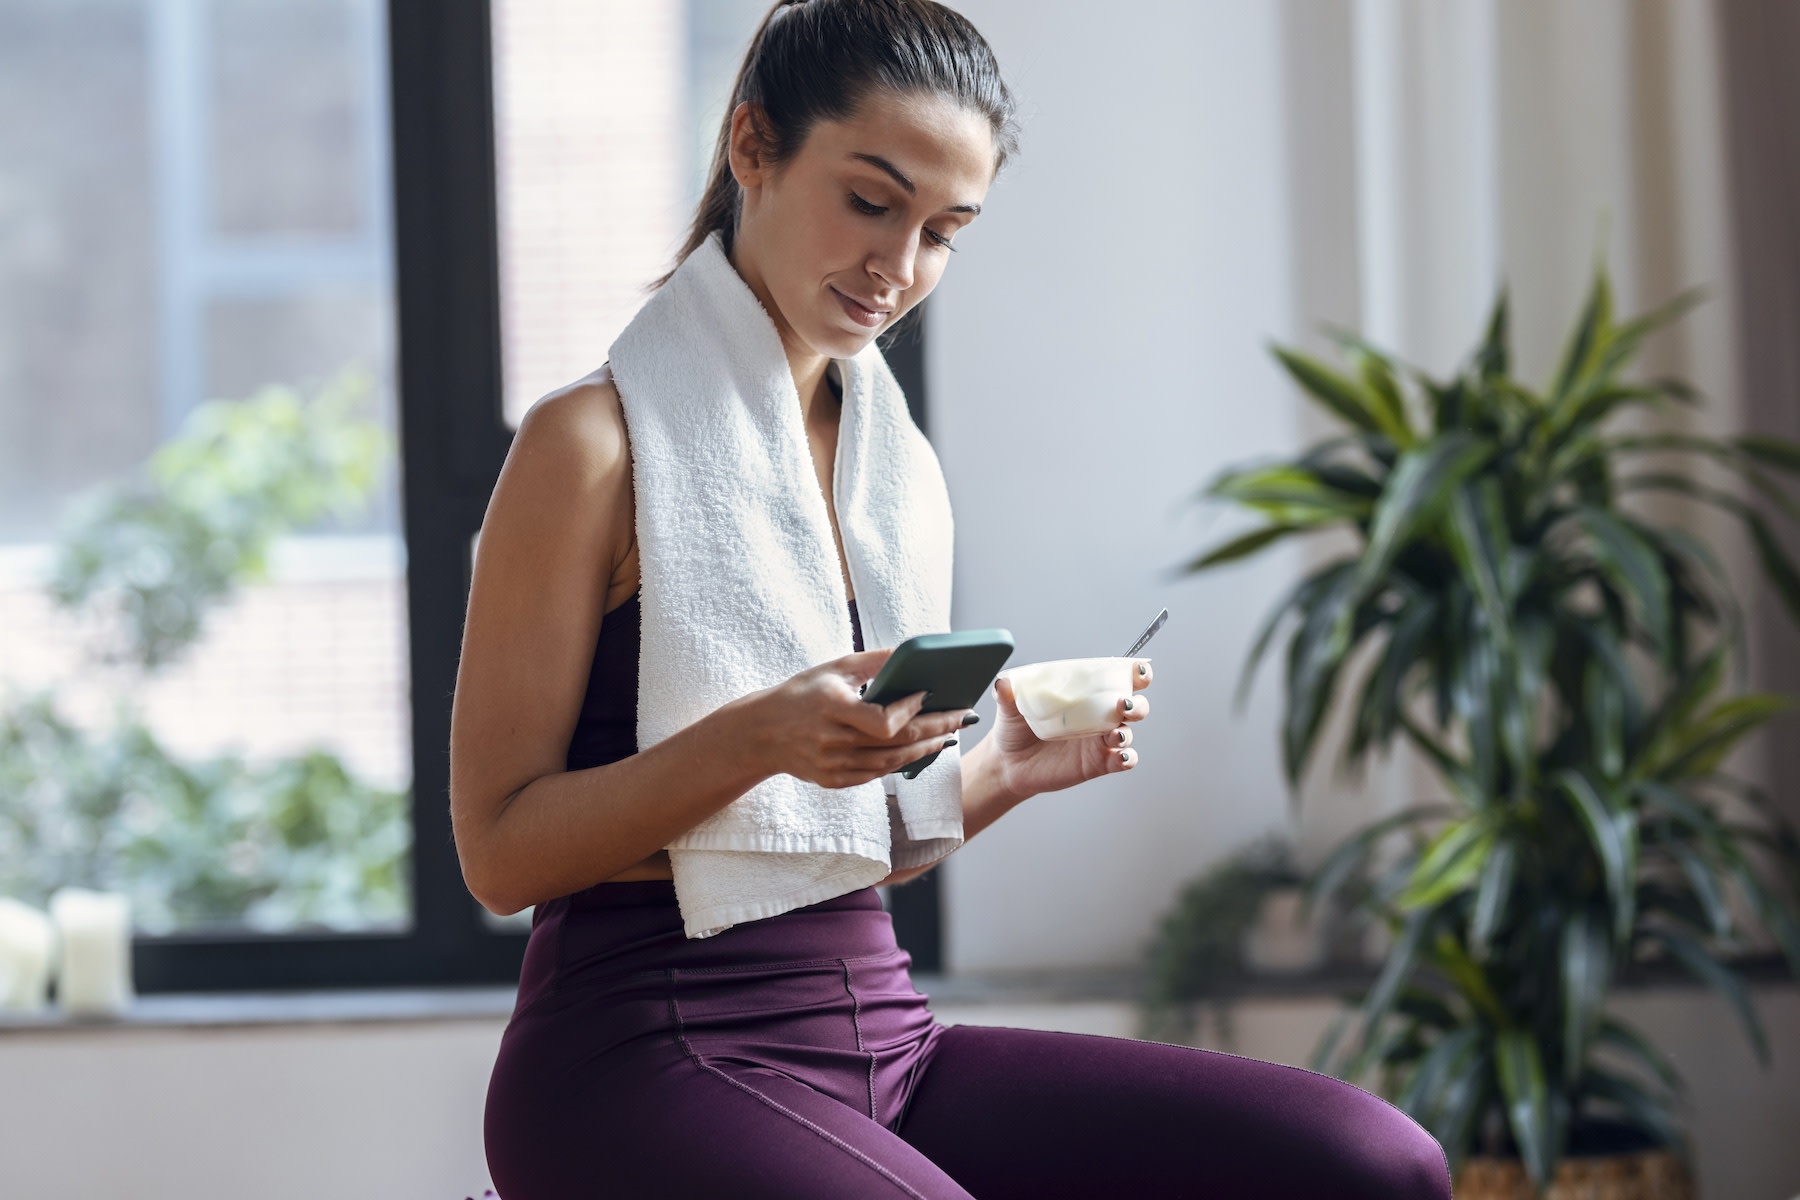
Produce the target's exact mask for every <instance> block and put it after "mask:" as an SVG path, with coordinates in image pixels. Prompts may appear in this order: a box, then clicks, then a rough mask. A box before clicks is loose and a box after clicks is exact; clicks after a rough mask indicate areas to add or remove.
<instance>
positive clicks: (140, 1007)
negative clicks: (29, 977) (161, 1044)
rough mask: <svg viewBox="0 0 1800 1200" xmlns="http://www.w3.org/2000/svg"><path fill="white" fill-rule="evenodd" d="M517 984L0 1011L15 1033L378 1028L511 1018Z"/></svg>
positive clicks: (193, 996) (176, 996) (223, 995)
mask: <svg viewBox="0 0 1800 1200" xmlns="http://www.w3.org/2000/svg"><path fill="white" fill-rule="evenodd" d="M515 995H516V992H515V989H513V988H510V987H467V988H459V987H434V988H361V989H353V990H319V991H305V992H212V993H206V992H190V993H179V992H172V993H168V994H165V995H155V996H139V997H138V998H137V999H136V1000H135V1001H134V1002H133V1003H132V1005H131V1007H130V1008H129V1009H128V1010H127V1011H126V1012H125V1013H124V1014H123V1015H121V1016H118V1017H74V1016H69V1015H67V1014H65V1013H63V1012H61V1011H59V1010H57V1009H55V1008H51V1009H49V1010H48V1011H46V1012H44V1013H39V1014H27V1013H0V1037H6V1036H7V1035H9V1034H47V1033H91V1032H94V1031H95V1030H99V1029H166V1028H177V1029H195V1028H200V1029H229V1028H239V1027H266V1026H271V1025H372V1024H373V1025H379V1024H388V1023H397V1022H420V1021H496V1020H498V1021H504V1020H506V1018H508V1017H509V1016H511V1015H512V1008H513V999H514V996H515Z"/></svg>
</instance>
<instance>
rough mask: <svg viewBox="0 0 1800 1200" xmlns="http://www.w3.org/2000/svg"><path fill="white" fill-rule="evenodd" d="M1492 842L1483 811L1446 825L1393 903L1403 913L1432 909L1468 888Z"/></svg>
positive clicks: (1490, 827)
mask: <svg viewBox="0 0 1800 1200" xmlns="http://www.w3.org/2000/svg"><path fill="white" fill-rule="evenodd" d="M1493 844H1494V831H1493V828H1492V826H1491V822H1490V821H1489V820H1488V818H1487V816H1486V814H1485V813H1477V814H1475V815H1474V816H1471V817H1468V818H1466V819H1464V820H1461V821H1458V822H1455V823H1454V824H1452V825H1449V826H1448V827H1446V828H1445V829H1444V830H1443V831H1441V832H1440V833H1439V834H1438V835H1437V837H1435V838H1433V839H1432V841H1431V844H1430V845H1428V846H1426V848H1425V852H1424V853H1423V854H1422V855H1420V856H1419V862H1418V865H1417V866H1416V867H1414V868H1413V872H1412V876H1411V877H1410V878H1409V879H1408V880H1407V884H1406V890H1405V891H1403V892H1401V893H1400V895H1399V896H1398V897H1396V899H1395V901H1394V903H1395V904H1396V905H1397V906H1398V907H1399V908H1400V910H1401V911H1402V912H1407V911H1411V910H1413V909H1419V908H1431V907H1434V906H1436V905H1438V904H1441V903H1443V901H1444V900H1446V899H1448V898H1449V897H1451V896H1454V895H1456V894H1457V893H1458V892H1462V891H1466V890H1468V888H1469V887H1471V886H1472V885H1473V884H1474V882H1475V877H1476V876H1477V875H1478V874H1479V873H1480V871H1481V868H1482V867H1483V865H1485V863H1486V862H1487V856H1488V851H1489V850H1491V849H1492V848H1493Z"/></svg>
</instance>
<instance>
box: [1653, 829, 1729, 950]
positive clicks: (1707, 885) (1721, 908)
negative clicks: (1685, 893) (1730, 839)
mask: <svg viewBox="0 0 1800 1200" xmlns="http://www.w3.org/2000/svg"><path fill="white" fill-rule="evenodd" d="M1668 852H1669V853H1670V854H1671V855H1672V856H1673V857H1674V858H1675V861H1676V862H1677V863H1679V864H1680V866H1681V873H1682V874H1683V875H1684V876H1686V878H1687V881H1688V887H1689V888H1690V889H1691V890H1692V891H1693V893H1694V899H1695V900H1698V901H1699V902H1700V908H1701V910H1702V911H1703V912H1705V913H1706V919H1707V925H1708V927H1709V929H1710V931H1711V933H1712V935H1713V936H1714V937H1719V938H1724V937H1730V936H1731V924H1732V922H1731V905H1730V904H1729V903H1728V902H1727V901H1726V899H1725V888H1724V885H1723V883H1722V882H1721V881H1720V879H1719V878H1718V877H1717V876H1716V875H1714V874H1713V869H1712V866H1711V864H1709V863H1708V862H1707V861H1706V860H1705V859H1703V858H1701V857H1700V855H1699V854H1698V853H1697V852H1696V851H1695V850H1694V848H1693V847H1692V846H1688V845H1684V844H1683V843H1681V842H1673V843H1671V844H1670V845H1669V847H1668Z"/></svg>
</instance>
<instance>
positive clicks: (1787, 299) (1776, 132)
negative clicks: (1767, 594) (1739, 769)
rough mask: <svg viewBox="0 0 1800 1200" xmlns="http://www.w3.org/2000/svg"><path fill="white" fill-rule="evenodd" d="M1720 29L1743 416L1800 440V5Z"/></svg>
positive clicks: (1772, 630)
mask: <svg viewBox="0 0 1800 1200" xmlns="http://www.w3.org/2000/svg"><path fill="white" fill-rule="evenodd" d="M1719 35H1720V36H1719V63H1720V75H1721V76H1722V77H1723V80H1724V85H1725V86H1724V94H1725V106H1726V111H1727V114H1728V118H1729V119H1728V122H1727V134H1728V136H1727V138H1726V146H1727V150H1728V157H1729V159H1730V164H1731V176H1730V178H1731V215H1732V219H1733V226H1734V232H1735V235H1736V236H1735V241H1736V255H1737V302H1738V303H1737V309H1738V313H1739V319H1738V322H1737V328H1736V334H1737V346H1736V348H1737V351H1738V354H1739V356H1740V361H1741V362H1742V364H1743V369H1742V374H1743V396H1744V421H1745V424H1746V425H1747V426H1748V427H1749V428H1751V429H1753V430H1756V431H1757V432H1760V433H1771V434H1777V435H1779V436H1782V437H1788V438H1800V74H1797V73H1796V72H1795V70H1794V64H1795V63H1796V62H1797V61H1800V5H1797V4H1791V3H1789V4H1771V3H1767V2H1766V0H1728V2H1726V3H1722V4H1721V5H1720V6H1719ZM1759 615H1760V618H1761V620H1760V622H1759V624H1760V628H1759V630H1758V633H1759V635H1760V641H1761V644H1762V647H1763V654H1762V655H1761V662H1760V664H1759V666H1760V669H1761V673H1762V685H1763V686H1765V687H1769V688H1771V689H1774V690H1778V691H1782V692H1787V693H1789V694H1800V637H1797V636H1796V635H1795V634H1794V632H1793V631H1792V629H1791V627H1790V625H1789V622H1788V621H1787V620H1786V618H1785V617H1784V616H1783V614H1782V613H1781V612H1780V611H1779V609H1778V607H1777V606H1776V605H1774V604H1773V603H1765V604H1764V605H1763V606H1762V609H1761V612H1760V614H1759ZM1770 741H1771V745H1770V762H1769V774H1770V785H1771V786H1772V787H1773V789H1774V791H1775V794H1776V797H1777V798H1778V799H1779V800H1780V802H1781V803H1783V804H1784V805H1785V806H1786V809H1787V812H1788V813H1789V815H1790V816H1792V817H1793V818H1794V819H1796V820H1800V738H1794V737H1792V736H1788V737H1779V738H1773V739H1770Z"/></svg>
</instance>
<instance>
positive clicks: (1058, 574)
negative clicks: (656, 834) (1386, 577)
mask: <svg viewBox="0 0 1800 1200" xmlns="http://www.w3.org/2000/svg"><path fill="white" fill-rule="evenodd" d="M961 9H962V11H963V12H965V13H966V14H967V15H968V17H969V18H970V19H971V20H972V21H974V22H975V24H976V26H977V27H978V28H980V29H981V31H982V33H983V35H984V36H986V37H987V39H988V40H989V42H990V43H991V44H992V45H993V46H994V48H995V52H996V53H997V54H998V56H999V58H1000V62H1001V66H1002V69H1003V70H1004V71H1005V72H1006V74H1007V78H1008V80H1009V83H1010V84H1011V86H1012V87H1013V89H1014V90H1015V92H1016V93H1017V95H1018V97H1019V100H1020V107H1021V115H1022V118H1023V123H1024V137H1023V152H1022V154H1021V155H1020V157H1019V158H1018V159H1017V160H1016V161H1015V162H1014V163H1013V164H1012V165H1011V166H1010V167H1009V168H1008V170H1007V171H1006V172H1005V173H1004V174H1003V175H1002V178H1001V180H1000V181H999V182H998V183H996V185H995V186H994V188H993V190H992V191H991V192H990V193H989V197H988V204H987V205H986V211H985V212H984V213H983V216H982V218H981V220H979V221H977V222H976V223H975V225H973V226H971V227H970V228H969V229H968V230H967V231H966V232H965V233H964V235H963V237H961V238H959V239H958V244H959V246H961V247H963V250H962V252H961V253H960V254H959V255H958V256H957V260H956V262H955V263H954V264H952V268H951V270H950V271H949V273H948V275H947V277H946V280H945V282H944V283H943V284H942V285H941V286H940V287H939V289H938V291H937V292H936V293H935V294H934V296H933V298H932V300H931V305H932V309H931V313H930V316H931V334H930V343H929V344H930V356H931V361H930V363H929V364H928V365H929V371H930V380H929V382H930V389H931V407H932V413H931V421H932V436H933V440H934V441H935V443H936V444H937V447H938V452H939V455H940V457H941V459H942V461H943V464H944V469H945V473H946V475H947V477H948V479H949V484H950V489H951V495H952V498H953V500H954V502H955V504H956V512H957V564H956V569H957V594H956V607H955V614H954V615H955V623H956V625H957V626H958V627H973V626H986V625H1000V626H1005V627H1007V628H1009V629H1011V630H1012V631H1013V634H1014V635H1015V637H1016V639H1017V642H1018V652H1017V654H1016V655H1015V656H1014V661H1015V662H1029V661H1033V660H1037V659H1046V658H1058V657H1064V656H1072V655H1088V654H1116V653H1118V652H1119V651H1121V650H1123V649H1124V648H1125V646H1126V644H1127V643H1129V641H1130V640H1131V638H1132V637H1133V636H1135V635H1136V633H1137V632H1138V630H1139V629H1141V628H1142V627H1143V625H1144V623H1145V622H1146V621H1147V620H1148V619H1149V618H1150V617H1151V616H1152V615H1153V614H1154V613H1155V612H1156V610H1157V608H1158V607H1161V606H1165V605H1166V606H1167V607H1168V608H1169V610H1170V613H1171V616H1170V619H1169V623H1168V625H1167V627H1166V628H1165V629H1164V630H1163V631H1162V633H1161V634H1160V635H1158V638H1157V641H1156V642H1155V643H1154V644H1153V645H1152V647H1151V648H1150V655H1151V657H1152V658H1153V659H1154V660H1155V662H1156V665H1157V677H1156V680H1155V683H1154V685H1153V686H1152V688H1151V689H1150V693H1149V694H1150V696H1151V715H1150V718H1149V721H1148V722H1147V724H1146V726H1145V727H1144V728H1143V729H1142V731H1141V732H1140V735H1139V736H1138V738H1137V746H1138V748H1139V749H1140V751H1141V752H1142V758H1141V763H1140V765H1139V767H1138V768H1137V769H1136V770H1135V771H1134V772H1132V773H1131V774H1130V775H1127V776H1123V777H1118V778H1112V779H1105V780H1099V781H1095V782H1094V783H1091V784H1088V785H1085V786H1084V787H1082V788H1079V789H1076V790H1073V791H1069V792H1064V793H1059V794H1054V795H1047V796H1041V797H1038V798H1036V799H1034V800H1032V801H1030V802H1029V803H1027V804H1026V805H1024V806H1023V807H1021V808H1020V809H1017V810H1015V811H1014V812H1013V813H1011V814H1010V815H1008V816H1007V817H1006V818H1005V820H1004V821H1003V822H1002V823H1001V824H1000V825H998V826H996V827H995V828H994V829H993V830H992V831H990V832H988V833H986V834H984V835H983V836H982V837H980V838H978V839H977V840H975V841H973V842H971V843H970V844H969V845H967V846H966V847H964V848H963V849H962V850H960V851H958V853H957V854H956V855H955V857H954V858H953V859H952V860H951V861H950V862H949V863H948V864H946V866H945V868H944V870H945V874H946V881H945V886H946V890H947V901H948V913H949V926H948V929H947V931H946V937H947V947H946V949H947V954H948V957H949V960H950V964H951V966H952V968H953V969H955V970H978V969H994V968H1013V967H1026V966H1041V965H1060V964H1073V963H1124V962H1129V961H1133V960H1134V959H1135V957H1136V952H1137V944H1138V942H1139V941H1140V940H1141V938H1142V937H1143V936H1144V934H1145V933H1147V931H1148V928H1149V921H1150V919H1151V918H1152V916H1153V914H1154V913H1156V912H1157V911H1159V910H1160V909H1161V908H1162V907H1163V906H1164V905H1165V904H1166V903H1167V902H1168V899H1169V898H1170V896H1171V895H1172V894H1173V891H1174V888H1175V886H1176V884H1177V883H1178V882H1179V881H1180V880H1181V879H1183V878H1185V877H1186V876H1188V875H1189V874H1191V873H1192V872H1193V871H1195V870H1196V869H1198V867H1200V866H1202V865H1204V864H1205V862H1206V861H1208V860H1209V859H1210V858H1212V857H1214V856H1216V855H1217V854H1218V853H1221V852H1223V851H1225V850H1228V849H1230V848H1232V847H1233V846H1235V845H1236V844H1238V843H1239V842H1241V841H1243V840H1246V839H1247V838H1249V837H1251V836H1253V835H1254V834H1256V833H1257V832H1260V831H1262V830H1264V829H1266V828H1268V827H1270V826H1273V825H1276V824H1279V823H1280V822H1281V821H1282V820H1283V819H1284V817H1283V814H1284V807H1285V804H1286V800H1285V792H1284V788H1283V786H1282V784H1281V782H1280V778H1279V774H1278V770H1277V760H1276V755H1275V741H1274V721H1275V716H1276V711H1277V709H1276V702H1277V700H1278V694H1277V690H1276V689H1275V688H1273V687H1271V686H1268V684H1269V683H1270V682H1272V681H1271V680H1265V681H1264V685H1263V686H1261V687H1259V688H1258V690H1257V692H1256V693H1255V697H1254V703H1253V704H1252V705H1251V707H1250V708H1249V710H1248V711H1247V713H1246V714H1244V715H1243V716H1238V715H1236V714H1234V713H1233V712H1232V710H1231V706H1230V693H1231V689H1230V681H1231V680H1232V679H1234V678H1235V676H1236V673H1237V671H1238V668H1239V666H1240V664H1241V662H1242V660H1243V656H1244V651H1245V648H1246V647H1247V646H1248V644H1249V642H1250V639H1251V636H1252V632H1253V629H1254V626H1255V623H1256V621H1257V619H1258V617H1259V616H1260V614H1261V613H1262V612H1263V611H1264V610H1265V609H1266V608H1267V607H1268V606H1269V604H1270V602H1271V601H1272V599H1273V597H1274V595H1275V589H1276V588H1277V586H1278V584H1279V582H1280V580H1281V579H1283V578H1284V577H1285V576H1286V575H1287V574H1288V573H1291V571H1292V562H1293V560H1280V559H1279V558H1274V559H1271V561H1269V562H1268V563H1264V564H1260V565H1256V566H1252V567H1249V568H1245V569H1235V570H1233V571H1231V573H1229V574H1220V575H1218V576H1216V577H1204V578H1203V579H1202V580H1200V581H1182V582H1177V583H1170V582H1166V581H1165V579H1164V575H1163V573H1164V572H1165V571H1166V570H1167V569H1168V568H1170V567H1171V566H1173V565H1175V564H1178V563H1180V562H1182V561H1183V560H1184V559H1185V558H1188V557H1191V556H1192V555H1193V554H1194V553H1195V552H1196V551H1197V550H1198V549H1199V548H1200V547H1201V546H1202V545H1210V544H1211V543H1212V542H1213V541H1214V540H1215V539H1217V538H1218V537H1220V536H1221V535H1222V534H1223V533H1224V532H1225V531H1226V526H1225V525H1224V524H1223V523H1217V524H1214V525H1211V526H1207V525H1203V524H1202V523H1201V522H1200V521H1199V520H1197V519H1196V516H1197V514H1196V513H1195V512H1192V511H1187V510H1184V509H1182V507H1181V504H1182V501H1183V499H1184V497H1186V496H1188V495H1189V494H1191V493H1192V492H1193V491H1194V490H1195V489H1196V488H1197V487H1198V486H1199V485H1200V484H1201V483H1202V482H1204V481H1205V480H1206V479H1207V478H1208V477H1209V476H1210V475H1211V474H1212V473H1213V472H1214V471H1215V470H1216V469H1217V468H1218V467H1220V466H1222V465H1223V464H1226V463H1229V462H1234V461H1238V460H1241V459H1244V458H1246V457H1248V456H1251V455H1257V454H1267V453H1272V452H1279V451H1282V450H1284V449H1286V448H1288V447H1290V446H1292V445H1293V444H1294V443H1295V441H1296V431H1297V425H1296V422H1297V414H1296V411H1295V408H1294V405H1293V403H1292V401H1291V400H1290V399H1289V397H1288V396H1287V394H1286V391H1285V389H1284V387H1283V385H1282V383H1281V380H1280V378H1279V377H1278V375H1277V373H1276V371H1275V370H1274V369H1273V368H1272V366H1271V361H1272V360H1270V359H1269V357H1268V355H1267V354H1266V352H1265V350H1264V348H1263V343H1264V340H1265V339H1266V338H1268V337H1270V336H1271V335H1274V336H1281V337H1285V336H1286V334H1287V331H1288V330H1289V328H1290V327H1291V325H1292V320H1291V317H1290V305H1289V302H1288V289H1287V282H1286V265H1285V261H1284V255H1285V253H1286V246H1287V237H1286V233H1285V229H1286V218H1285V213H1284V205H1285V196H1284V188H1283V182H1282V173H1283V166H1282V153H1283V151H1282V144H1281V137H1280V122H1281V105H1280V96H1279V77H1278V73H1277V69H1276V68H1277V38H1278V35H1279V28H1278V26H1279V21H1278V17H1279V11H1278V8H1277V7H1276V6H1273V5H1260V4H1257V5H1252V4H1237V3H1229V4H1228V3H1206V4H1196V3H1193V2H1191V0H1157V2H1153V3H1137V4H1132V5H1129V6H1125V7H1121V8H1117V9H1112V10H1108V11H1107V12H1106V13H1105V15H1104V16H1102V15H1101V14H1100V12H1099V11H1098V10H1096V9H1095V8H1094V7H1093V6H1092V5H1091V4H1086V3H1078V2H1073V0H1052V2H1047V3H1034V4H1030V5H1024V4H1018V3H1016V2H1011V0H970V2H969V3H965V4H963V5H962V6H961Z"/></svg>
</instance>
